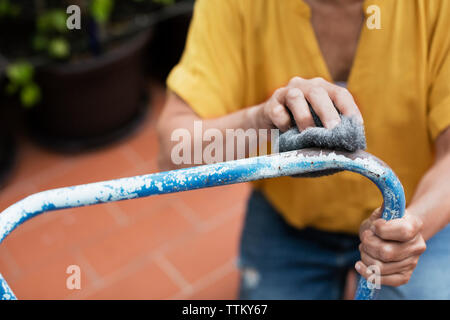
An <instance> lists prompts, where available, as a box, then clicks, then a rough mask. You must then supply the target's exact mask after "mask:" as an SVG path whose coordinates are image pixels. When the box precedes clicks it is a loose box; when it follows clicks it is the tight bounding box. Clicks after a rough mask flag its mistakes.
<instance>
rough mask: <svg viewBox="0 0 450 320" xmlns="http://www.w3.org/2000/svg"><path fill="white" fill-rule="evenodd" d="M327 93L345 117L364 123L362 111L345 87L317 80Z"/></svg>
mask: <svg viewBox="0 0 450 320" xmlns="http://www.w3.org/2000/svg"><path fill="white" fill-rule="evenodd" d="M316 81H318V82H319V83H320V84H321V86H323V88H324V89H325V90H326V91H327V93H328V95H329V96H330V98H331V100H332V101H333V103H334V105H335V106H336V108H337V109H338V110H339V111H340V112H341V113H342V114H343V115H345V116H348V117H356V118H357V119H358V120H359V121H360V123H363V117H362V114H361V111H360V110H359V108H358V106H357V105H356V102H355V99H353V96H352V94H351V93H350V92H349V91H348V90H347V89H346V88H343V87H340V86H337V85H335V84H332V83H329V82H327V81H325V80H323V79H320V78H319V80H316Z"/></svg>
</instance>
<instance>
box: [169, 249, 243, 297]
mask: <svg viewBox="0 0 450 320" xmlns="http://www.w3.org/2000/svg"><path fill="white" fill-rule="evenodd" d="M235 268H236V257H233V258H232V259H230V260H229V261H228V262H225V263H224V264H223V265H222V266H220V267H218V268H217V269H215V270H213V271H211V272H209V273H207V274H206V275H205V276H204V277H202V278H201V279H199V280H198V281H196V282H195V283H194V284H193V285H192V292H193V293H194V292H198V291H200V290H202V289H204V288H206V287H208V286H209V285H211V284H213V283H215V282H217V281H219V280H220V279H222V278H224V277H225V276H227V275H228V274H229V273H231V272H232V271H233V270H234V269H235ZM188 294H190V293H188ZM188 294H186V293H184V292H180V293H177V294H176V295H174V296H172V297H171V298H170V299H169V300H180V299H186V298H187V295H188Z"/></svg>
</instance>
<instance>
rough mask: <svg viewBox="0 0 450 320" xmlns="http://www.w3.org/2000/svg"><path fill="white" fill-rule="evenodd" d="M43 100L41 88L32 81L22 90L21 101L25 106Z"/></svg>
mask: <svg viewBox="0 0 450 320" xmlns="http://www.w3.org/2000/svg"><path fill="white" fill-rule="evenodd" d="M40 100H41V89H40V88H39V87H38V86H37V85H36V84H35V83H34V82H31V83H29V84H27V85H26V86H24V87H23V88H22V90H21V91H20V102H21V103H22V105H23V106H24V107H25V108H30V107H32V106H34V105H36V104H37V103H38V102H39V101H40Z"/></svg>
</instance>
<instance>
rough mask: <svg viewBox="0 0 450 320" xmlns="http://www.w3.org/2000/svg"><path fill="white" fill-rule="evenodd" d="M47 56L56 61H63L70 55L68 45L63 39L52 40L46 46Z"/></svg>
mask: <svg viewBox="0 0 450 320" xmlns="http://www.w3.org/2000/svg"><path fill="white" fill-rule="evenodd" d="M48 54H49V55H50V56H51V57H53V58H57V59H64V58H67V57H68V56H69V55H70V44H69V42H68V41H67V40H66V39H64V38H54V39H52V40H50V43H49V45H48Z"/></svg>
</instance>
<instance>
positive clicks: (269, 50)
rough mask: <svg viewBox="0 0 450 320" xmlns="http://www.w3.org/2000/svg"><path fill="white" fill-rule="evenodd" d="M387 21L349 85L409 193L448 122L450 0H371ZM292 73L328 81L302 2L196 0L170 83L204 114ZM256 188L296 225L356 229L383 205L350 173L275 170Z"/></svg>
mask: <svg viewBox="0 0 450 320" xmlns="http://www.w3.org/2000/svg"><path fill="white" fill-rule="evenodd" d="M373 4H374V5H377V6H378V7H379V9H380V13H381V15H380V19H381V20H380V21H381V29H373V28H368V27H367V25H366V24H364V26H363V30H362V32H361V35H360V41H359V44H358V49H357V52H356V56H355V60H354V62H353V66H352V69H351V73H350V76H349V79H348V89H349V90H350V92H351V93H352V94H353V96H354V97H355V100H356V102H357V104H358V106H359V107H360V109H361V112H362V114H363V117H364V121H365V128H366V136H367V144H368V150H367V151H368V152H370V153H372V154H374V155H376V156H378V157H379V158H381V159H382V160H384V161H385V162H386V163H388V164H389V165H390V166H391V167H392V168H393V169H394V171H395V172H396V173H397V175H398V176H399V178H400V180H401V181H402V183H403V186H404V188H405V192H406V198H407V201H409V199H411V197H412V195H413V193H414V190H415V188H416V186H417V184H418V182H419V180H420V178H421V177H422V175H423V174H424V173H425V171H426V170H427V169H428V168H429V167H430V165H431V163H432V160H433V141H434V139H435V138H436V137H437V136H438V135H439V133H440V132H442V131H443V130H444V129H445V128H446V127H447V126H449V125H450V1H449V0H396V1H393V0H381V1H375V0H371V1H370V0H366V1H365V3H364V12H366V18H368V17H370V16H371V13H367V10H366V9H367V7H368V6H370V5H373ZM294 76H301V77H303V78H313V77H323V78H325V79H327V80H328V81H332V79H331V76H330V74H329V71H328V69H327V66H326V63H325V61H324V59H323V56H322V54H321V52H320V48H319V46H318V43H317V40H316V38H315V34H314V30H313V29H312V26H311V23H310V8H309V7H308V5H306V3H304V2H303V1H302V0H197V2H196V5H195V11H194V17H193V21H192V24H191V27H190V31H189V35H188V40H187V45H186V49H185V52H184V54H183V57H182V59H181V61H180V63H179V64H178V65H177V66H176V67H175V68H174V69H173V70H172V72H171V74H170V76H169V78H168V80H167V85H168V87H169V88H170V89H171V90H172V91H174V92H175V93H177V94H178V95H179V96H180V97H181V98H183V99H184V100H185V101H186V102H187V103H188V104H189V105H190V106H191V107H192V108H193V110H194V111H195V112H196V113H197V114H198V115H199V116H201V117H203V118H211V117H219V116H222V115H225V114H227V113H231V112H234V111H236V110H239V109H241V108H244V107H247V106H252V105H255V104H258V103H261V102H263V101H265V100H266V99H267V98H268V97H269V96H270V95H271V94H272V92H273V91H274V90H275V89H277V88H279V87H281V86H284V85H286V83H287V82H288V81H289V79H291V78H292V77H294ZM255 186H256V188H259V189H260V190H262V192H264V194H265V195H266V197H267V198H268V199H269V201H270V202H271V203H272V204H273V205H274V207H275V208H277V209H278V210H279V211H280V213H281V214H282V215H283V216H284V217H285V219H286V220H287V221H288V222H289V223H290V224H292V225H294V226H296V227H298V228H302V227H304V226H313V227H316V228H319V229H323V230H329V231H340V232H348V233H356V232H357V230H358V228H359V225H360V223H361V221H362V220H363V219H364V218H366V217H367V216H368V215H369V214H370V213H371V212H372V211H373V210H374V209H375V208H376V207H378V206H380V205H381V203H382V197H381V195H380V193H379V191H378V190H377V188H376V187H375V186H374V185H373V184H372V183H371V182H370V181H368V180H367V179H365V178H363V177H361V176H359V175H357V174H354V173H350V172H343V173H339V174H335V175H333V176H331V177H323V178H315V179H298V178H290V177H285V178H277V179H270V180H264V181H259V182H257V183H255Z"/></svg>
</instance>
